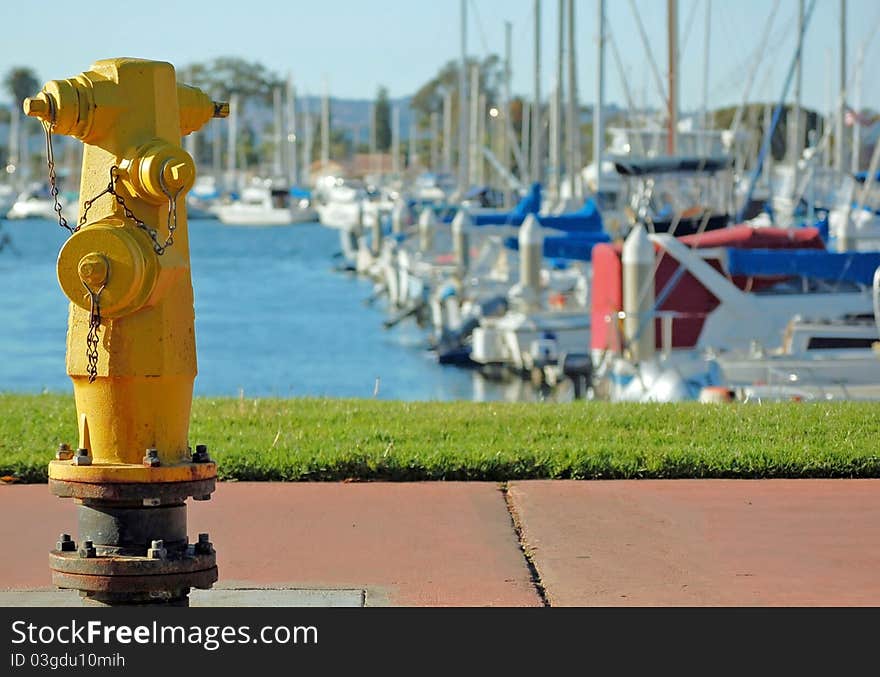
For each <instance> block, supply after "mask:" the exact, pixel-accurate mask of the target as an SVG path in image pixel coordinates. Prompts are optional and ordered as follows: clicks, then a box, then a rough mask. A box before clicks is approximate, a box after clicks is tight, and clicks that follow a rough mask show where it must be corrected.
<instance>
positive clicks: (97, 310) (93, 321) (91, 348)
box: [83, 280, 107, 383]
mask: <svg viewBox="0 0 880 677" xmlns="http://www.w3.org/2000/svg"><path fill="white" fill-rule="evenodd" d="M106 286H107V281H106V280H105V281H104V284H102V285H101V288H100V289H98V291H94V290H93V289H92V288H91V287H89V285H88V284H86V282H85V280H83V287H85V288H86V291H87V292H88V294H89V332H88V334H86V362H87V366H86V373H87V374H88V375H89V383H94V382H95V379H96V378H97V377H98V343H99V342H98V329H100V328H101V292H103V291H104V287H106Z"/></svg>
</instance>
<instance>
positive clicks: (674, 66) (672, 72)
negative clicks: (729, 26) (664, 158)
mask: <svg viewBox="0 0 880 677" xmlns="http://www.w3.org/2000/svg"><path fill="white" fill-rule="evenodd" d="M666 28H667V51H668V56H669V94H668V97H667V111H666V113H667V114H666V119H667V124H666V154H667V155H675V153H676V151H677V146H678V143H677V141H678V139H677V137H678V0H666Z"/></svg>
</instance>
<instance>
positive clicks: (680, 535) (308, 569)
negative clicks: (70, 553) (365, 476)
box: [0, 480, 880, 606]
mask: <svg viewBox="0 0 880 677" xmlns="http://www.w3.org/2000/svg"><path fill="white" fill-rule="evenodd" d="M0 510H2V514H3V515H4V516H5V519H4V520H2V521H0V538H2V542H3V543H4V544H6V546H7V547H6V556H5V557H3V558H0V590H3V591H5V592H0V605H19V604H37V603H39V604H51V603H55V600H57V603H59V604H62V603H70V602H71V596H70V594H67V595H66V596H65V595H64V593H52V594H51V595H47V594H45V593H44V592H40V593H39V594H37V593H27V594H23V593H21V592H14V591H22V590H31V591H46V590H49V589H51V586H50V579H49V572H48V568H47V552H48V550H49V549H50V548H51V547H52V545H53V543H54V542H55V540H57V537H58V534H59V533H60V532H62V531H66V532H69V533H73V534H75V533H76V525H75V523H76V517H75V516H76V510H75V507H74V504H73V502H72V501H64V500H61V499H57V498H54V497H52V496H51V495H50V494H49V491H48V489H47V487H46V486H45V485H29V486H18V485H10V486H2V487H0ZM201 531H207V532H209V533H210V534H211V540H212V541H214V543H215V545H216V547H217V551H218V564H219V569H220V585H219V586H218V588H222V589H220V590H215V591H211V592H206V593H199V596H198V599H196V598H194V602H196V603H198V604H208V605H210V604H227V605H240V604H247V605H253V606H259V605H266V604H268V603H276V604H280V605H314V604H326V605H347V606H351V605H355V606H357V605H367V606H371V605H406V606H483V605H498V606H538V605H541V604H550V605H551V606H572V605H573V606H592V605H602V606H616V605H713V606H714V605H766V604H769V605H877V604H880V573H878V572H880V480H755V481H751V480H749V481H735V480H734V481H726V480H721V481H717V480H675V481H603V482H576V481H534V482H511V483H510V484H509V486H508V487H506V490H505V488H503V487H502V486H500V485H498V484H495V483H484V482H474V483H459V482H448V483H444V482H434V483H413V484H403V483H290V484H281V483H222V484H220V485H219V486H218V489H217V492H216V494H215V495H214V498H213V500H211V501H210V502H206V503H190V508H189V532H190V536H191V537H194V536H195V534H197V533H198V532H201ZM73 601H75V600H73Z"/></svg>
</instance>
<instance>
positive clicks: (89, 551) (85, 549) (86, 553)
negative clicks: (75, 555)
mask: <svg viewBox="0 0 880 677" xmlns="http://www.w3.org/2000/svg"><path fill="white" fill-rule="evenodd" d="M97 554H98V551H97V550H95V545H94V543H92V542H91V541H83V544H82V545H81V546H80V549H79V556H80V557H86V558H92V557H96V556H97Z"/></svg>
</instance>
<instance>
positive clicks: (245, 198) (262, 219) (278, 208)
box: [214, 180, 316, 226]
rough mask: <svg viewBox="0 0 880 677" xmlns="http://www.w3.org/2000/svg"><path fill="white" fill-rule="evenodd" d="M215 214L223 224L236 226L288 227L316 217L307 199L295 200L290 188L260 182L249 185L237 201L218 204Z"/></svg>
mask: <svg viewBox="0 0 880 677" xmlns="http://www.w3.org/2000/svg"><path fill="white" fill-rule="evenodd" d="M214 211H215V213H216V214H217V218H218V219H220V221H221V223H225V224H229V225H236V226H289V225H291V224H294V223H307V222H310V221H314V220H315V217H316V213H315V210H314V209H313V208H312V207H311V204H310V202H309V200H308V198H299V199H295V198H293V196H292V195H291V191H290V190H289V189H288V188H286V187H285V188H277V187H272V186H271V183H270V182H267V181H260V180H257V181H254V182H253V183H251V184H250V185H248V186H246V187H245V188H244V189H243V190H242V191H241V196H240V198H239V199H238V200H234V201H232V202H230V203H228V204H221V205H217V206H216V207H215V208H214Z"/></svg>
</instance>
